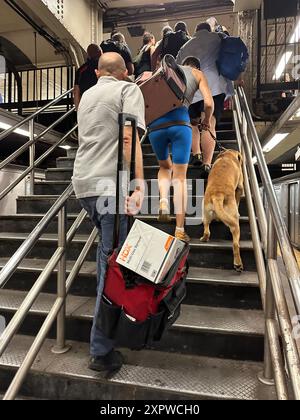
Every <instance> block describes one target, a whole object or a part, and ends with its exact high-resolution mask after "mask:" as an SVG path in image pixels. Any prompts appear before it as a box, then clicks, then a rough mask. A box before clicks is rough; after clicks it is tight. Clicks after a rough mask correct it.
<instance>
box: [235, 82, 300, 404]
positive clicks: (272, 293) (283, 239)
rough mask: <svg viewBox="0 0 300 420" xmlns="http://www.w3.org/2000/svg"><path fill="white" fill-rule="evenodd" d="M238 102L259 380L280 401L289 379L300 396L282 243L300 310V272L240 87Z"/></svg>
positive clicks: (299, 361) (285, 396)
mask: <svg viewBox="0 0 300 420" xmlns="http://www.w3.org/2000/svg"><path fill="white" fill-rule="evenodd" d="M234 102H235V110H234V122H235V128H236V132H237V137H238V142H239V146H240V149H241V151H242V153H243V155H244V158H245V161H244V167H243V171H244V176H245V192H246V198H247V203H248V210H249V218H250V225H251V230H252V238H253V244H254V250H255V258H256V263H257V268H258V276H259V281H260V288H261V294H262V298H263V304H264V311H265V318H266V338H265V366H264V372H263V374H262V375H261V377H260V380H261V381H262V382H263V383H265V384H273V383H275V385H276V390H277V395H278V398H279V399H280V400H287V399H289V398H290V395H289V392H288V389H289V384H290V385H291V389H292V392H293V398H295V399H296V400H300V354H299V348H298V346H297V341H296V337H295V335H294V328H293V321H292V319H291V315H290V312H289V306H288V302H287V296H286V292H285V290H284V287H283V278H282V274H281V272H280V269H279V264H278V246H279V248H280V250H281V255H282V259H283V262H284V266H285V271H286V276H287V278H288V282H289V287H290V292H291V294H292V296H293V301H294V306H295V310H296V312H297V313H298V314H300V271H299V267H298V264H297V261H296V258H295V254H294V250H293V247H292V244H291V241H290V237H289V234H288V231H287V227H286V225H285V223H284V220H283V217H282V214H281V211H280V207H279V204H278V201H277V198H276V194H275V191H274V188H273V184H272V180H271V177H270V173H269V171H268V167H267V164H266V161H265V158H264V154H263V150H262V146H261V144H260V141H259V138H258V135H257V132H256V129H255V125H254V122H253V119H252V116H251V113H250V109H249V106H248V103H247V99H246V96H245V92H244V90H243V89H242V88H238V90H237V92H236V95H235V99H234ZM253 153H254V155H253ZM254 156H256V158H257V164H258V169H259V172H260V175H261V179H262V183H263V187H264V189H265V191H266V195H267V201H268V211H267V213H266V211H265V209H264V205H263V201H262V197H261V195H260V191H259V184H258V180H257V176H256V171H255V166H254V163H253V157H254ZM279 336H280V337H281V342H280V340H279ZM286 367H287V369H286Z"/></svg>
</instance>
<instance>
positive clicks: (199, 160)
mask: <svg viewBox="0 0 300 420" xmlns="http://www.w3.org/2000/svg"><path fill="white" fill-rule="evenodd" d="M190 164H191V165H193V166H201V165H203V156H202V154H201V153H199V154H198V155H193V156H192V157H191V160H190Z"/></svg>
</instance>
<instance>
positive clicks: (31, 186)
mask: <svg viewBox="0 0 300 420" xmlns="http://www.w3.org/2000/svg"><path fill="white" fill-rule="evenodd" d="M29 140H30V141H32V142H33V141H34V118H32V120H30V121H29ZM34 161H35V143H34V142H33V143H32V144H31V145H30V146H29V167H30V168H31V172H30V176H29V194H30V195H34V177H35V170H34Z"/></svg>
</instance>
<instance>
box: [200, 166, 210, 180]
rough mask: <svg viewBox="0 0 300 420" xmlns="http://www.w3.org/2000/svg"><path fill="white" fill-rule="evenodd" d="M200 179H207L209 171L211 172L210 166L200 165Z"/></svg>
mask: <svg viewBox="0 0 300 420" xmlns="http://www.w3.org/2000/svg"><path fill="white" fill-rule="evenodd" d="M200 170H201V177H202V178H203V179H207V178H208V177H209V174H210V171H211V165H204V164H203V165H202V166H201V168H200Z"/></svg>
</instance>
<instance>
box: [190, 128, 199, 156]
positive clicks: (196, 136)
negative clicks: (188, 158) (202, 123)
mask: <svg viewBox="0 0 300 420" xmlns="http://www.w3.org/2000/svg"><path fill="white" fill-rule="evenodd" d="M200 142H201V138H200V131H199V128H198V126H196V125H193V147H192V152H193V155H194V156H196V155H200V154H201V144H200Z"/></svg>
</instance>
